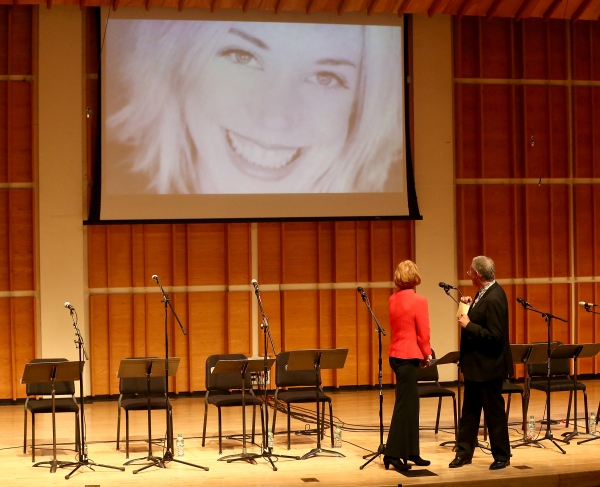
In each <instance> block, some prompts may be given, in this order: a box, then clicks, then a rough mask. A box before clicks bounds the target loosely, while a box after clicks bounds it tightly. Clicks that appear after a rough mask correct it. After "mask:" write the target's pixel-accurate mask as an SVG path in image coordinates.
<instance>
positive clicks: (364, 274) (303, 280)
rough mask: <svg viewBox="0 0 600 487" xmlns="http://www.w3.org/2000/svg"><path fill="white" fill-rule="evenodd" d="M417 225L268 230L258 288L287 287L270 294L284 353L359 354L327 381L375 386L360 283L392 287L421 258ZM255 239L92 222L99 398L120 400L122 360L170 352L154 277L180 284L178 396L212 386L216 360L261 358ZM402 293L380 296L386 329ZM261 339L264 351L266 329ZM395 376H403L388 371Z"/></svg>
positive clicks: (199, 227) (375, 300)
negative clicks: (208, 369)
mask: <svg viewBox="0 0 600 487" xmlns="http://www.w3.org/2000/svg"><path fill="white" fill-rule="evenodd" d="M412 228H413V224H412V222H405V221H402V222H390V221H387V222H379V221H378V222H305V223H261V224H259V225H258V263H259V275H258V280H259V282H260V284H261V286H263V285H264V286H266V287H267V288H275V289H278V290H277V291H264V292H262V293H261V297H262V302H263V307H264V309H265V313H266V314H267V316H268V317H269V325H270V329H271V333H272V335H273V339H274V342H275V347H276V349H277V351H278V352H279V351H281V350H297V349H303V348H317V347H324V348H328V347H334V346H335V347H348V348H349V349H350V353H349V357H348V360H347V363H346V366H345V367H344V369H343V370H342V371H340V372H338V373H333V372H331V371H327V372H324V374H323V380H324V383H325V384H326V385H335V386H341V385H363V384H375V383H376V382H377V376H376V360H377V336H376V334H375V333H374V327H373V325H372V323H371V318H370V315H369V314H368V311H367V310H366V308H365V306H364V304H363V303H362V301H361V299H360V297H359V295H358V293H357V292H356V289H355V288H356V283H357V282H360V283H369V282H379V283H385V282H390V281H391V275H392V271H393V267H394V263H395V262H397V261H399V260H402V259H406V258H410V257H411V255H413V253H414V251H413V230H412ZM250 240H251V237H250V224H240V223H236V224H189V225H183V224H180V225H116V226H90V227H89V228H88V242H89V275H90V294H91V296H90V330H91V337H90V341H91V344H92V353H91V367H92V394H93V395H104V394H116V393H117V392H118V381H117V378H116V375H115V373H116V371H117V370H118V366H119V361H120V360H121V359H122V358H124V357H132V356H144V355H159V356H161V355H162V356H164V331H163V330H164V327H163V324H164V321H163V319H164V318H163V317H164V314H163V307H162V304H161V295H160V294H159V290H158V288H157V287H156V285H155V283H154V281H153V280H152V278H151V276H152V275H153V274H157V275H158V276H159V278H160V280H161V283H162V284H163V286H165V287H167V291H169V290H170V289H171V286H175V288H174V289H173V292H172V294H171V300H172V303H173V305H174V307H175V309H176V310H177V313H178V315H179V317H180V319H181V321H182V322H183V323H184V326H185V328H186V330H187V332H188V335H187V337H184V336H183V335H182V334H181V333H180V331H179V328H178V326H177V325H176V323H175V322H174V320H173V319H172V316H171V314H170V313H169V342H170V344H171V347H170V352H169V353H170V354H171V355H177V356H179V357H181V358H182V363H181V364H180V369H179V373H178V375H177V379H176V381H174V386H173V390H174V391H177V392H183V391H199V390H203V389H204V374H205V367H204V363H205V360H206V357H207V356H208V355H210V354H214V353H227V352H233V353H240V352H241V353H246V354H250V353H251V332H252V330H251V308H252V299H254V296H253V292H252V291H251V288H250V281H251V279H252V277H251V246H250ZM345 283H346V284H348V285H346V286H344V284H345ZM240 285H244V286H245V287H244V288H243V289H241V290H240V289H239V288H236V286H240ZM340 285H341V287H342V288H343V287H346V289H344V288H343V289H339V287H340ZM321 287H325V289H321ZM336 287H337V288H336ZM391 291H392V289H391V288H389V287H388V288H383V289H372V290H370V291H369V294H370V299H371V303H372V307H373V310H374V312H375V314H376V315H377V316H378V318H379V320H380V322H381V323H382V324H383V325H384V326H385V325H386V324H387V299H388V297H389V296H390V293H391ZM260 340H261V346H260V350H261V351H262V349H263V348H262V332H261V334H260ZM388 340H389V334H388V336H387V337H385V338H384V347H385V348H384V350H385V349H386V348H387V345H388V343H389V341H388ZM385 380H386V381H387V382H391V380H392V376H391V373H390V371H389V370H387V368H386V370H385Z"/></svg>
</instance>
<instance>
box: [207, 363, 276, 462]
mask: <svg viewBox="0 0 600 487" xmlns="http://www.w3.org/2000/svg"><path fill="white" fill-rule="evenodd" d="M274 363H275V359H274V358H269V359H267V363H266V366H267V370H270V369H271V367H272V366H273V364H274ZM264 367H265V361H264V359H263V358H262V357H261V358H258V359H252V358H247V359H238V360H219V361H218V362H217V363H216V364H215V367H214V369H213V370H212V372H211V373H212V374H231V373H236V372H237V373H239V374H241V378H242V453H236V454H235V455H227V456H224V457H221V458H219V460H218V461H226V462H227V463H231V462H237V461H244V462H248V463H251V464H252V465H256V460H255V458H262V454H261V453H248V452H247V450H246V373H247V372H250V373H252V372H260V371H261V370H263V368H264ZM265 407H267V405H266V404H265ZM219 414H220V413H219ZM261 415H262V413H261ZM264 426H265V425H263V430H264ZM263 433H264V431H263ZM263 437H264V435H263Z"/></svg>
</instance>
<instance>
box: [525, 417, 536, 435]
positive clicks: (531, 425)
mask: <svg viewBox="0 0 600 487" xmlns="http://www.w3.org/2000/svg"><path fill="white" fill-rule="evenodd" d="M527 439H528V440H533V439H535V419H534V417H533V414H532V415H531V416H529V422H528V423H527Z"/></svg>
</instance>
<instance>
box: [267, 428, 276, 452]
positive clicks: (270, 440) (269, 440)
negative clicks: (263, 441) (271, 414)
mask: <svg viewBox="0 0 600 487" xmlns="http://www.w3.org/2000/svg"><path fill="white" fill-rule="evenodd" d="M274 441H275V440H274V438H273V430H272V429H271V428H269V431H268V433H267V446H268V447H269V448H271V449H273V443H274Z"/></svg>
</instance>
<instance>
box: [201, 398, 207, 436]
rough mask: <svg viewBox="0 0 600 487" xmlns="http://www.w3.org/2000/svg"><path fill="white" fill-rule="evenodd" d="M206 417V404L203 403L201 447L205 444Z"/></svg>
mask: <svg viewBox="0 0 600 487" xmlns="http://www.w3.org/2000/svg"><path fill="white" fill-rule="evenodd" d="M207 416H208V403H207V402H206V401H205V402H204V426H203V427H202V446H204V445H205V444H206V418H207Z"/></svg>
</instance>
